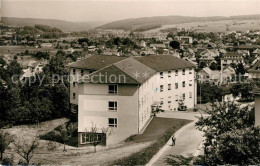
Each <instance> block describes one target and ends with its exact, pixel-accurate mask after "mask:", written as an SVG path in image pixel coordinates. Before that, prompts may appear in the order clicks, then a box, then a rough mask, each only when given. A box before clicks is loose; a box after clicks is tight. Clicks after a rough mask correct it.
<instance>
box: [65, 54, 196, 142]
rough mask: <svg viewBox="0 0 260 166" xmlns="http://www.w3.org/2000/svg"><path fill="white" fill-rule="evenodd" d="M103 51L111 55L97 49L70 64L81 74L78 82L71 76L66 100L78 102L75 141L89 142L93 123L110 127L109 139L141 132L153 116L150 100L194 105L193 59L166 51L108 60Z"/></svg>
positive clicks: (165, 104)
mask: <svg viewBox="0 0 260 166" xmlns="http://www.w3.org/2000/svg"><path fill="white" fill-rule="evenodd" d="M108 57H109V58H115V57H114V56H100V55H98V56H92V57H90V59H89V61H88V58H87V59H86V60H84V62H81V61H79V62H75V63H73V64H70V65H69V67H70V71H71V72H72V74H74V75H77V74H78V75H80V76H81V77H79V78H77V79H75V82H77V83H74V81H72V83H71V92H70V94H71V96H70V97H71V103H72V104H74V105H78V133H79V134H78V135H79V145H80V146H81V145H84V144H88V143H90V140H88V136H87V135H88V133H89V132H90V131H91V127H93V125H94V126H96V127H97V128H98V129H100V132H101V129H102V128H110V129H111V131H112V134H111V135H110V136H109V137H108V139H107V140H106V143H107V144H108V145H112V144H116V143H119V142H121V141H124V140H125V139H126V138H128V137H129V136H131V135H133V134H138V133H140V131H142V130H143V128H144V127H145V126H146V124H147V123H148V122H149V119H150V118H151V116H152V114H151V111H152V106H156V107H159V108H161V109H163V110H172V111H177V110H178V105H179V101H180V100H181V101H183V102H184V104H185V105H186V106H187V108H193V107H194V106H195V105H196V100H197V99H196V96H197V94H196V92H197V90H196V87H197V86H196V81H195V71H194V67H195V66H194V65H193V64H192V63H190V62H187V61H185V60H182V59H179V58H176V57H174V56H171V55H163V56H145V57H134V58H123V57H117V58H115V59H114V60H110V61H109V62H108V59H107V58H108ZM102 58H104V60H102ZM95 59H98V60H95ZM90 61H91V62H90ZM105 62H106V64H104V63H105ZM93 63H94V64H95V63H102V64H103V65H100V64H96V65H94V64H93ZM93 65H94V66H96V69H94V68H93ZM99 66H100V69H97V67H99ZM101 66H102V67H101ZM82 70H83V71H84V74H81V73H82V72H83V71H82ZM90 70H91V72H89V71H90ZM81 71H82V72H81ZM77 72H78V73H77ZM76 73H77V74H76ZM76 80H77V81H76Z"/></svg>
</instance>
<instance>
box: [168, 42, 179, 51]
mask: <svg viewBox="0 0 260 166" xmlns="http://www.w3.org/2000/svg"><path fill="white" fill-rule="evenodd" d="M169 45H170V46H171V47H172V48H173V49H180V43H179V42H178V41H171V42H170V44H169Z"/></svg>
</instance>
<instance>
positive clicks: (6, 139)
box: [0, 131, 13, 161]
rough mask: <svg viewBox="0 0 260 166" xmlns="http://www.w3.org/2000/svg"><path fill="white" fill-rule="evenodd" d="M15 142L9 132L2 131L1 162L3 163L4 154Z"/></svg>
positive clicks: (0, 144) (0, 136)
mask: <svg viewBox="0 0 260 166" xmlns="http://www.w3.org/2000/svg"><path fill="white" fill-rule="evenodd" d="M12 142H13V136H12V135H10V134H9V133H7V132H4V131H0V153H1V158H0V159H1V161H3V154H4V152H5V150H6V149H7V148H8V147H9V145H10V144H11V143H12Z"/></svg>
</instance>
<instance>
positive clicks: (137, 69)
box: [114, 58, 156, 83]
mask: <svg viewBox="0 0 260 166" xmlns="http://www.w3.org/2000/svg"><path fill="white" fill-rule="evenodd" d="M114 65H115V66H116V67H118V68H119V69H120V70H122V71H123V72H125V73H126V74H127V75H129V76H130V77H132V78H134V79H135V80H136V81H138V82H139V83H143V82H144V81H145V80H147V79H148V78H149V77H151V76H152V75H154V74H155V73H156V71H155V70H153V69H151V68H150V67H148V66H146V65H144V64H143V63H141V62H139V61H137V60H136V59H134V58H128V59H125V60H122V61H120V62H117V63H115V64H114ZM138 75H139V76H138Z"/></svg>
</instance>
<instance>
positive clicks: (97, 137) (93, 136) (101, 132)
mask: <svg viewBox="0 0 260 166" xmlns="http://www.w3.org/2000/svg"><path fill="white" fill-rule="evenodd" d="M111 134H112V130H111V129H110V128H109V127H108V128H104V127H103V128H101V129H98V128H97V126H96V125H94V124H93V123H92V126H91V129H90V130H89V131H88V130H87V129H86V135H87V136H88V138H89V140H90V141H91V144H92V145H93V147H94V153H96V152H97V145H99V144H100V143H106V140H107V138H108V137H109V136H110V135H111Z"/></svg>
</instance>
